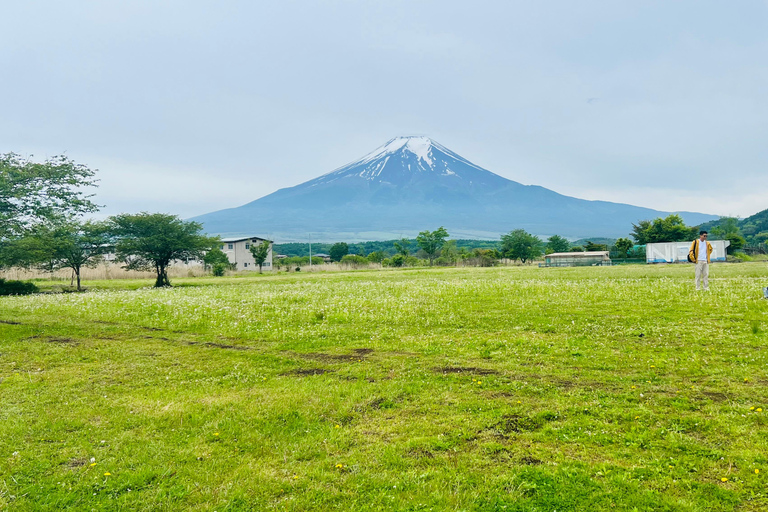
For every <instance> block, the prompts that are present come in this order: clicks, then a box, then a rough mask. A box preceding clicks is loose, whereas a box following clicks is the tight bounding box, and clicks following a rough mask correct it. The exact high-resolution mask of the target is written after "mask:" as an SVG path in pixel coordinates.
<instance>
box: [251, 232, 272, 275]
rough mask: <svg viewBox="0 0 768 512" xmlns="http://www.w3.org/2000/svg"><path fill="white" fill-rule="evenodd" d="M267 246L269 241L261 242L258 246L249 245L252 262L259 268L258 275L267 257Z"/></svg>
mask: <svg viewBox="0 0 768 512" xmlns="http://www.w3.org/2000/svg"><path fill="white" fill-rule="evenodd" d="M269 245H270V244H269V240H263V241H262V242H261V243H260V244H259V245H251V248H250V251H251V254H253V259H254V261H255V262H256V264H257V265H258V266H259V274H261V266H262V265H263V264H264V262H265V261H266V260H267V256H269Z"/></svg>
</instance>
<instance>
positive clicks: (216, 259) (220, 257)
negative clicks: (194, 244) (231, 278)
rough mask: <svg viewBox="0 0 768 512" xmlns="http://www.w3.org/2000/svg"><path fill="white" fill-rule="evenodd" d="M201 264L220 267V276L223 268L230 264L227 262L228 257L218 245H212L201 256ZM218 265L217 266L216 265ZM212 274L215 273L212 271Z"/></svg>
mask: <svg viewBox="0 0 768 512" xmlns="http://www.w3.org/2000/svg"><path fill="white" fill-rule="evenodd" d="M203 264H204V265H205V267H206V268H211V269H214V268H220V269H221V272H220V274H219V275H220V276H223V275H224V270H226V269H227V268H229V267H230V266H231V263H230V262H229V258H228V257H227V255H226V254H224V251H222V250H221V249H220V248H219V246H218V245H215V246H213V248H212V249H211V250H210V251H208V252H206V253H205V256H203ZM217 265H218V267H217ZM214 275H217V274H215V273H214Z"/></svg>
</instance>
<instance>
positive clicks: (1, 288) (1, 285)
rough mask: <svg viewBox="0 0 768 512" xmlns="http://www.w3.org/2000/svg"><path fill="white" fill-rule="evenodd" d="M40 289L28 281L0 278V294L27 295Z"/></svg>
mask: <svg viewBox="0 0 768 512" xmlns="http://www.w3.org/2000/svg"><path fill="white" fill-rule="evenodd" d="M39 291H40V290H39V289H38V287H37V286H35V284H34V283H30V282H29V281H6V280H5V279H2V278H0V295H29V294H30V293H37V292H39Z"/></svg>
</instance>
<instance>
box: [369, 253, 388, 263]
mask: <svg viewBox="0 0 768 512" xmlns="http://www.w3.org/2000/svg"><path fill="white" fill-rule="evenodd" d="M367 258H368V261H370V262H371V263H381V262H382V261H384V258H386V255H385V254H384V253H383V252H382V251H373V252H372V253H370V254H369V255H368V256H367Z"/></svg>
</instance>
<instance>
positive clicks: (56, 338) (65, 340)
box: [27, 336, 78, 345]
mask: <svg viewBox="0 0 768 512" xmlns="http://www.w3.org/2000/svg"><path fill="white" fill-rule="evenodd" d="M27 339H28V340H37V341H42V342H43V343H61V344H62V345H67V344H70V345H77V344H78V342H77V340H75V339H72V338H63V337H59V336H30V337H29V338H27Z"/></svg>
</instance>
